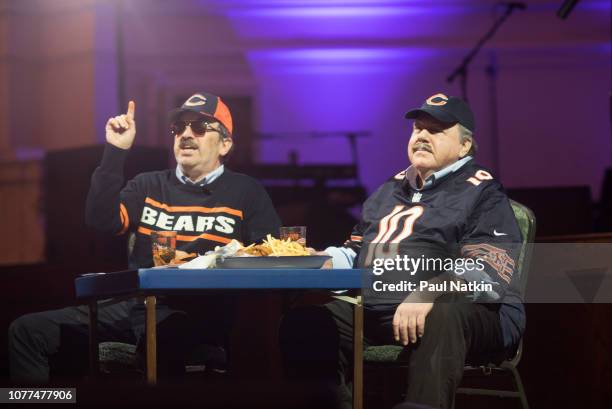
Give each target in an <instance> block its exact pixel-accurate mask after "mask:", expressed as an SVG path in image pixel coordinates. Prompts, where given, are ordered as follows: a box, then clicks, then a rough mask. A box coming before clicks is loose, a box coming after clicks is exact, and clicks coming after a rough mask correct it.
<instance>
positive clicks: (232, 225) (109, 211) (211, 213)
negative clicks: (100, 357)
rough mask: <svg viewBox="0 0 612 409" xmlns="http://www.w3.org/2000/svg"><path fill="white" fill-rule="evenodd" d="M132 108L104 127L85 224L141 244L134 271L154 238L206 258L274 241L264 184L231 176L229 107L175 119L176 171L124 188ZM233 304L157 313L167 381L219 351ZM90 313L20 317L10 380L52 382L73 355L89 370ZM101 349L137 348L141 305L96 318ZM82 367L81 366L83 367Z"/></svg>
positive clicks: (186, 304) (169, 301)
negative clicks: (172, 235)
mask: <svg viewBox="0 0 612 409" xmlns="http://www.w3.org/2000/svg"><path fill="white" fill-rule="evenodd" d="M135 110H136V106H135V104H134V102H133V101H130V102H129V104H128V109H127V112H126V113H125V114H123V115H119V116H116V117H113V118H110V119H109V120H108V122H107V123H106V142H107V143H106V146H105V149H104V154H103V157H102V162H101V164H100V166H99V167H98V168H97V169H96V170H95V171H94V174H93V176H92V181H91V187H90V190H89V194H88V196H87V204H86V222H87V224H88V225H90V226H92V227H94V228H96V229H98V230H101V231H104V232H107V233H111V234H125V233H127V232H130V233H133V234H134V235H135V244H134V248H133V251H132V252H131V254H130V259H129V265H130V268H143V267H152V266H153V259H152V251H151V239H150V237H151V234H152V233H153V232H163V231H174V232H176V234H177V235H176V238H177V239H176V248H177V255H185V254H189V253H192V254H193V253H198V254H204V253H205V252H206V251H208V250H213V249H214V247H215V246H220V245H224V244H227V243H229V242H230V241H232V240H234V239H235V240H238V241H240V242H242V243H244V244H245V245H247V244H251V243H255V242H260V241H261V240H262V239H263V238H265V237H266V235H267V234H277V233H278V229H279V227H280V220H279V218H278V216H277V214H276V211H275V210H274V207H273V205H272V202H271V200H270V198H269V196H268V194H267V193H266V191H265V189H264V188H263V187H262V185H261V184H260V183H259V182H257V181H255V180H254V179H252V178H250V177H249V176H246V175H243V174H239V173H235V172H232V171H231V170H229V169H227V168H225V166H224V164H223V161H224V159H225V157H226V156H227V154H228V153H229V152H230V150H231V148H232V145H233V141H234V140H233V132H234V129H233V123H232V117H231V114H230V111H229V108H228V107H227V105H225V103H224V102H223V101H222V100H221V98H219V97H218V96H215V95H212V94H209V93H206V92H199V93H196V94H194V95H192V96H191V97H189V98H188V99H187V100H186V101H185V103H184V104H183V105H182V106H181V107H180V108H178V109H176V110H174V111H172V112H171V113H170V116H169V119H170V129H169V135H168V136H169V138H172V141H173V144H174V155H175V158H176V162H177V166H176V168H175V169H167V170H161V171H156V172H147V173H142V174H140V175H137V176H136V177H135V178H134V179H132V180H129V181H128V182H127V184H124V178H123V165H124V163H125V161H126V160H127V158H128V153H129V149H130V148H131V147H132V144H133V143H134V139H135V136H136V121H135V119H134V117H135ZM233 308H234V300H233V299H230V298H228V297H227V295H226V294H218V295H215V294H209V295H207V297H198V298H195V297H194V298H190V297H180V298H172V297H166V299H165V300H162V301H161V302H160V303H158V305H157V318H158V330H157V331H158V351H159V368H160V372H161V375H162V376H163V375H165V374H167V373H172V374H176V375H180V374H181V372H183V371H184V368H185V366H184V362H183V360H184V358H185V355H186V354H188V353H189V352H190V349H191V348H192V347H194V346H196V345H198V344H201V343H204V344H206V345H213V346H216V347H223V346H224V345H225V341H226V338H227V334H228V332H229V330H230V326H231V321H232V311H233ZM88 320H89V318H88V309H87V307H86V306H79V307H68V308H64V309H60V310H53V311H44V312H39V313H33V314H27V315H24V316H22V317H20V318H18V319H16V320H15V321H13V323H12V324H11V326H10V328H9V358H10V375H11V379H13V380H14V381H17V382H25V383H35V384H36V383H37V384H42V383H46V382H48V381H49V377H50V372H51V370H52V369H53V368H52V365H50V362H51V361H54V360H59V359H55V358H59V357H66V356H69V357H70V358H72V360H73V361H75V362H73V363H72V364H73V365H76V366H77V367H78V366H80V367H81V368H80V369H81V370H83V369H85V368H84V366H85V365H86V364H87V362H88V360H87V355H86V351H87V340H88V333H87V329H88ZM98 322H99V328H98V332H99V336H100V340H101V341H121V342H125V343H131V344H135V343H137V342H138V341H139V340H142V335H143V332H144V306H143V304H142V302H139V301H137V300H130V301H122V302H118V303H115V304H111V305H109V304H108V303H104V304H103V305H100V307H99V313H98ZM79 364H81V365H79Z"/></svg>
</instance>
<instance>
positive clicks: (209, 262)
mask: <svg viewBox="0 0 612 409" xmlns="http://www.w3.org/2000/svg"><path fill="white" fill-rule="evenodd" d="M216 264H217V255H216V254H215V253H211V254H207V255H205V256H198V257H196V258H194V259H193V260H191V261H188V262H186V263H183V264H181V265H179V266H178V268H197V269H204V268H213V267H214V266H215V265H216Z"/></svg>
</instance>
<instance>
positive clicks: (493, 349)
mask: <svg viewBox="0 0 612 409" xmlns="http://www.w3.org/2000/svg"><path fill="white" fill-rule="evenodd" d="M497 307H498V306H497V305H486V304H473V303H469V302H463V300H460V299H457V297H455V296H454V295H449V296H443V297H441V298H440V299H439V300H438V301H437V302H436V303H434V306H433V308H432V310H431V311H430V313H429V314H428V315H427V318H426V321H425V333H424V335H423V337H422V338H420V340H419V341H418V342H417V343H416V344H410V345H409V346H407V347H406V348H405V350H404V351H403V354H405V356H406V357H407V359H408V390H407V396H406V400H407V401H410V402H414V403H422V404H427V405H429V406H432V407H436V408H451V407H452V405H453V400H454V396H455V390H456V388H457V387H458V385H459V382H460V381H461V378H462V376H463V367H464V365H465V363H466V362H467V363H471V364H485V363H489V362H501V361H503V360H504V359H505V358H506V357H507V353H506V351H505V350H504V343H503V336H502V331H501V326H500V322H499V315H498V312H497ZM394 314H395V308H393V309H388V310H369V309H365V310H364V347H368V346H370V345H389V344H396V342H395V340H394V338H393V326H392V321H393V316H394ZM279 335H280V337H279V338H280V343H281V353H282V356H283V365H284V369H285V374H286V376H287V377H288V378H290V379H294V380H302V381H310V382H312V381H313V380H315V379H317V380H319V381H321V382H326V383H328V384H331V385H336V387H338V388H339V393H338V398H339V399H340V405H341V406H343V407H350V406H349V405H350V402H351V400H350V389H349V388H348V387H347V384H348V383H349V382H347V381H345V379H350V376H351V373H352V357H353V307H352V305H351V304H349V303H347V302H344V301H333V302H331V303H328V304H326V305H324V306H310V307H302V308H299V309H295V310H293V311H291V312H289V313H288V314H287V315H286V316H285V317H284V318H283V322H282V323H281V327H280V334H279Z"/></svg>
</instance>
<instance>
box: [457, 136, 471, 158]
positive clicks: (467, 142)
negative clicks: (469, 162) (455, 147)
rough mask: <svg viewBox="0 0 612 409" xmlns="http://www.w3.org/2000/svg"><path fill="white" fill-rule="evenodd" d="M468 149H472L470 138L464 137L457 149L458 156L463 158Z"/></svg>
mask: <svg viewBox="0 0 612 409" xmlns="http://www.w3.org/2000/svg"><path fill="white" fill-rule="evenodd" d="M470 149H472V138H465V139H464V140H463V143H462V144H461V148H460V149H459V157H460V158H465V157H466V155H467V154H468V152H469V151H470Z"/></svg>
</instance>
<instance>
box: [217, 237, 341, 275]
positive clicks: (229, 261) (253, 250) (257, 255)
mask: <svg viewBox="0 0 612 409" xmlns="http://www.w3.org/2000/svg"><path fill="white" fill-rule="evenodd" d="M329 258H330V257H329V256H320V255H310V253H309V252H308V250H307V249H306V248H305V247H304V246H303V245H302V244H300V243H298V242H295V241H291V240H279V239H277V238H274V237H272V236H271V235H269V234H268V236H267V237H266V239H264V241H263V243H261V244H251V245H250V246H248V247H243V248H241V249H239V250H238V251H237V252H236V254H235V255H234V256H232V257H225V258H224V259H223V260H221V261H220V262H219V263H218V264H217V267H218V268H321V266H322V265H323V263H325V262H326V261H327V260H329Z"/></svg>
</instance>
